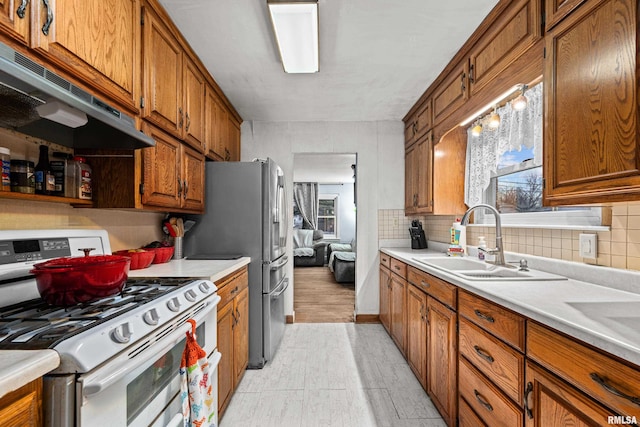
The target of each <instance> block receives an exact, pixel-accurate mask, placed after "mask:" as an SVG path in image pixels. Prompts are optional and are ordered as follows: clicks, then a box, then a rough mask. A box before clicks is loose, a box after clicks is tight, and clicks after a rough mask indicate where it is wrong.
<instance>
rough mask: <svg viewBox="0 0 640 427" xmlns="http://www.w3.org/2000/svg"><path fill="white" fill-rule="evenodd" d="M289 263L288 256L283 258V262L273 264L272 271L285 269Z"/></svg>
mask: <svg viewBox="0 0 640 427" xmlns="http://www.w3.org/2000/svg"><path fill="white" fill-rule="evenodd" d="M288 262H289V257H288V256H287V255H285V256H283V257H282V260H281V261H280V262H279V263H277V264H273V265H272V266H271V271H275V270H279V269H280V268H282V267H284V265H285V264H287V263H288Z"/></svg>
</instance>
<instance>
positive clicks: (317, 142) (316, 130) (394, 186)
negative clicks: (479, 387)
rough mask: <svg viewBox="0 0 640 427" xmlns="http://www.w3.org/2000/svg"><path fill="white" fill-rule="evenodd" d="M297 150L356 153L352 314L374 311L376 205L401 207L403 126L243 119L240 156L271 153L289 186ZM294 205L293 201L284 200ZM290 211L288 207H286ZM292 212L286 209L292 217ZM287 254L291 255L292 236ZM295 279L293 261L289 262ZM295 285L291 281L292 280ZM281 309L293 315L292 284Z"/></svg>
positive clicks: (290, 185) (375, 308) (265, 155)
mask: <svg viewBox="0 0 640 427" xmlns="http://www.w3.org/2000/svg"><path fill="white" fill-rule="evenodd" d="M295 153H356V155H357V174H358V184H357V198H358V210H357V238H356V240H357V242H358V243H357V259H358V260H357V262H356V313H357V314H377V313H378V280H379V277H378V262H379V261H378V209H402V208H403V207H404V124H403V122H402V121H384V122H244V123H243V124H242V153H241V157H242V160H252V159H254V158H265V157H271V158H272V159H273V160H275V161H276V163H278V164H279V165H280V166H281V167H282V169H283V170H284V173H285V176H286V182H287V186H288V188H293V156H294V154H295ZM288 205H289V206H292V205H291V203H289V204H288ZM290 209H291V210H292V208H290ZM292 215H293V213H292V212H290V213H289V217H292ZM287 252H288V254H289V258H290V259H293V249H292V244H291V237H290V236H289V240H288V249H287ZM289 277H290V278H291V279H292V280H293V263H292V262H291V263H289ZM294 286H295V284H294ZM285 310H286V312H287V314H292V313H293V287H290V288H289V290H288V291H287V293H286V298H285Z"/></svg>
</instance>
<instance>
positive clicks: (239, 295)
mask: <svg viewBox="0 0 640 427" xmlns="http://www.w3.org/2000/svg"><path fill="white" fill-rule="evenodd" d="M248 277H249V276H248V271H247V267H243V268H242V269H240V270H238V271H236V272H234V273H232V274H230V275H229V276H227V277H225V278H224V279H222V280H221V281H219V282H216V286H217V287H218V295H219V296H220V298H221V300H220V303H219V304H218V331H217V332H218V351H219V352H220V354H221V355H222V358H221V359H220V364H219V365H218V412H219V416H222V414H223V413H224V411H225V409H226V407H227V405H228V404H229V402H230V401H231V397H232V396H233V392H234V391H235V389H236V388H237V387H238V384H239V383H240V380H241V379H242V376H243V375H244V372H245V370H246V369H247V363H248V361H249V288H248V284H249V281H248Z"/></svg>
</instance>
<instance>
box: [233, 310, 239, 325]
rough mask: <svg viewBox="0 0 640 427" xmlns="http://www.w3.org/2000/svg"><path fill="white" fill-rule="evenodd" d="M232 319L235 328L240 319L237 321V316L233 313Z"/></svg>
mask: <svg viewBox="0 0 640 427" xmlns="http://www.w3.org/2000/svg"><path fill="white" fill-rule="evenodd" d="M231 318H232V319H233V322H231V327H232V328H235V326H236V325H237V324H238V319H236V314H235V313H234V312H233V311H231Z"/></svg>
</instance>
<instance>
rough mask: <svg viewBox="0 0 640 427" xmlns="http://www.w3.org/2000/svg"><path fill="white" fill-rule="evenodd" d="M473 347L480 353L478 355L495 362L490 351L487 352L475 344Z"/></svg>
mask: <svg viewBox="0 0 640 427" xmlns="http://www.w3.org/2000/svg"><path fill="white" fill-rule="evenodd" d="M473 349H474V350H475V351H476V353H478V356H480V357H482V358H483V359H484V360H486V361H487V362H489V363H493V362H494V361H495V359H494V358H493V356H491V355H490V354H489V353H487V352H486V351H485V350H483V349H482V348H480V347H478V346H477V345H474V346H473Z"/></svg>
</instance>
